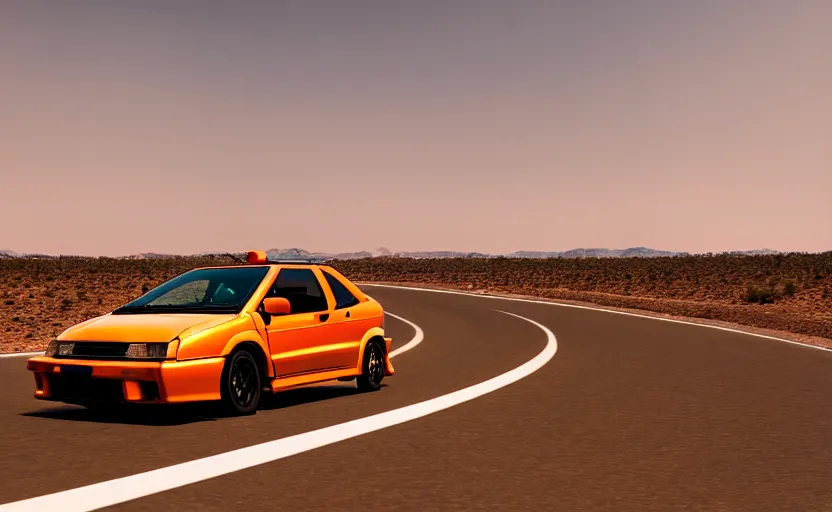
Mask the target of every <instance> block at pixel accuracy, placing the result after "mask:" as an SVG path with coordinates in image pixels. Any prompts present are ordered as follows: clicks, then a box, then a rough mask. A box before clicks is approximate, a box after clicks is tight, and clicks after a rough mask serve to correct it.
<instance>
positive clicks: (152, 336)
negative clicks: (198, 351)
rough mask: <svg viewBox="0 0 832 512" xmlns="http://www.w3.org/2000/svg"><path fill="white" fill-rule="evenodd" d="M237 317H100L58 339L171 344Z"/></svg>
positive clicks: (166, 315) (162, 315) (163, 315)
mask: <svg viewBox="0 0 832 512" xmlns="http://www.w3.org/2000/svg"><path fill="white" fill-rule="evenodd" d="M236 317H237V315H234V314H227V315H212V314H207V315H206V314H184V313H181V314H180V313H177V314H139V315H113V314H107V315H104V316H99V317H96V318H93V319H90V320H87V321H86V322H82V323H80V324H77V325H74V326H72V327H70V328H69V329H67V330H66V331H64V332H63V333H62V334H61V335H60V336H58V339H60V340H66V341H124V342H133V343H136V342H142V341H144V342H154V341H160V342H161V341H171V340H172V339H174V338H176V337H177V336H180V337H185V336H186V335H191V334H195V333H197V332H199V331H202V330H204V329H208V328H210V327H214V326H216V325H220V324H223V323H225V322H228V321H230V320H233V319H234V318H236Z"/></svg>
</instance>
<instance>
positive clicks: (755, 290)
mask: <svg viewBox="0 0 832 512" xmlns="http://www.w3.org/2000/svg"><path fill="white" fill-rule="evenodd" d="M774 298H775V293H774V290H772V289H771V288H769V287H767V286H759V287H758V286H754V285H752V284H750V285H748V287H747V288H746V290H745V296H744V297H743V299H744V300H745V301H746V302H752V303H758V304H768V303H772V302H774Z"/></svg>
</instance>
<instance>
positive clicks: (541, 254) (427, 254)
mask: <svg viewBox="0 0 832 512" xmlns="http://www.w3.org/2000/svg"><path fill="white" fill-rule="evenodd" d="M222 254H230V255H233V256H236V257H244V256H245V252H231V253H223V252H207V253H200V254H197V255H196V256H213V255H222ZM266 254H267V256H268V258H269V259H272V260H277V259H308V258H314V259H335V260H349V259H360V258H379V257H397V258H414V259H426V258H499V257H505V258H534V259H540V258H657V257H672V256H690V255H692V253H687V252H673V251H661V250H657V249H650V248H648V247H630V248H628V249H604V248H580V249H570V250H568V251H515V252H511V253H506V254H485V253H479V252H459V251H415V252H392V251H390V250H389V249H387V248H385V247H380V248H378V249H376V250H375V251H359V252H342V253H328V252H311V251H307V250H305V249H299V248H288V249H278V248H272V249H269V250H267V251H266ZM728 254H735V255H760V254H781V251H775V250H773V249H754V250H750V251H731V252H729V253H728ZM177 256H181V255H176V254H159V253H153V252H148V253H140V254H131V255H129V256H122V257H120V259H130V260H139V259H154V258H174V257H177ZM54 257H55V256H51V255H47V254H22V253H19V252H15V251H2V250H0V259H9V258H54Z"/></svg>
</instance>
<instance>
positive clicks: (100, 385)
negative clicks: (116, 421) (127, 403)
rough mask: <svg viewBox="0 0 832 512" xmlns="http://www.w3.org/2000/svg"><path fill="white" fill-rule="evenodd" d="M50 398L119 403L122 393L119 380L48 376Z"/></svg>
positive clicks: (122, 397)
mask: <svg viewBox="0 0 832 512" xmlns="http://www.w3.org/2000/svg"><path fill="white" fill-rule="evenodd" d="M48 378H49V388H50V392H51V395H52V397H54V398H56V399H58V400H94V401H107V402H120V401H123V400H124V391H123V389H122V386H121V381H120V380H115V379H92V378H90V377H83V376H75V375H59V374H55V375H49V377H48Z"/></svg>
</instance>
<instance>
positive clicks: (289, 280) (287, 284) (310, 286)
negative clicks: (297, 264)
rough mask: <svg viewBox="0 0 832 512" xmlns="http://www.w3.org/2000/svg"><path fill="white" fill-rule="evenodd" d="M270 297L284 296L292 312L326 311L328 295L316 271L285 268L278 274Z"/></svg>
mask: <svg viewBox="0 0 832 512" xmlns="http://www.w3.org/2000/svg"><path fill="white" fill-rule="evenodd" d="M268 296H269V297H284V298H286V299H287V300H288V301H289V304H290V305H291V312H292V313H291V314H295V313H312V312H316V311H326V310H327V309H328V305H327V303H326V296H325V295H324V291H323V289H322V288H321V285H320V283H319V282H318V278H317V276H315V273H314V272H312V271H311V270H309V269H307V268H283V269H281V270H280V273H279V274H277V279H275V282H274V285H273V286H272V289H271V291H270V292H269V294H268Z"/></svg>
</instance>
